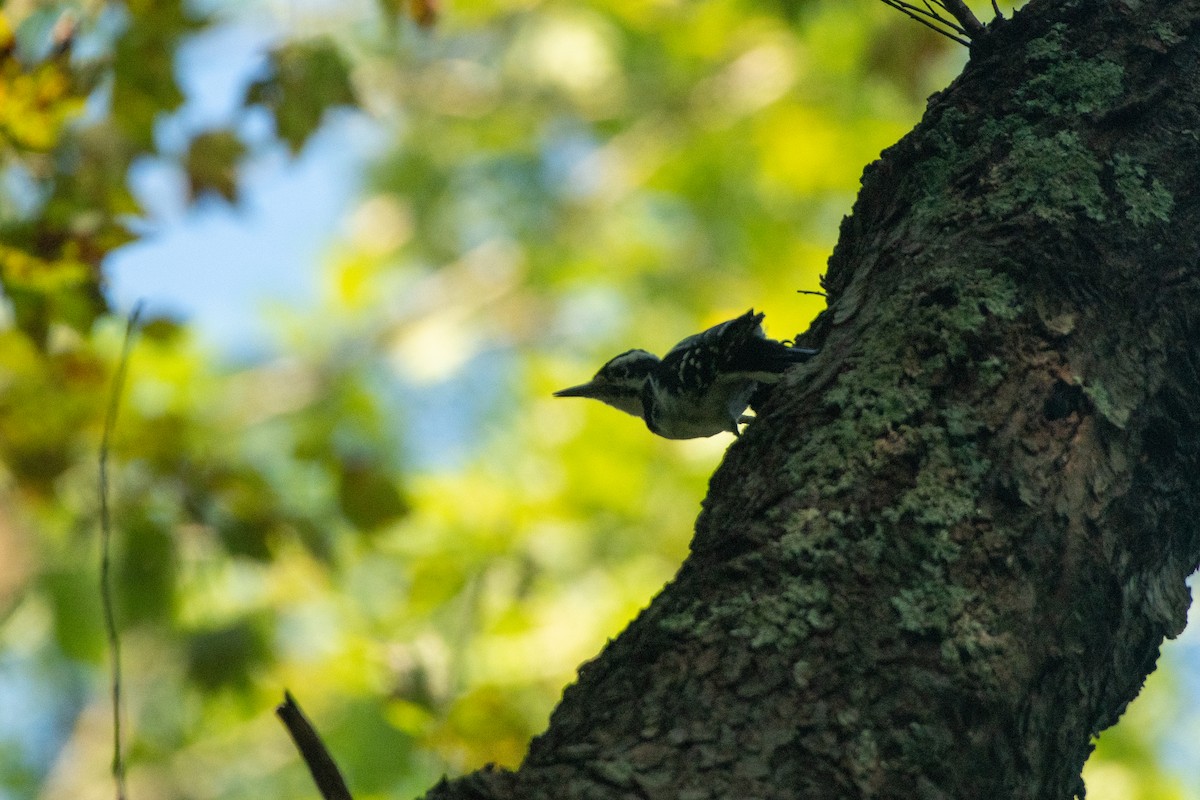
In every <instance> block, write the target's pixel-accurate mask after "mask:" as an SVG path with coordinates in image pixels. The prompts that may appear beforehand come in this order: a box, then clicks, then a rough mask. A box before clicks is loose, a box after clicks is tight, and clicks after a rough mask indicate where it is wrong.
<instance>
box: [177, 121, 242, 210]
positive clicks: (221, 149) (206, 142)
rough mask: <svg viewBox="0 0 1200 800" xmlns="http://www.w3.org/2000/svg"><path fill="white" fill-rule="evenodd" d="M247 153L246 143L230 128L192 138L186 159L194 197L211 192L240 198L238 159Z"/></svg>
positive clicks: (233, 200) (234, 199)
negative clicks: (238, 195)
mask: <svg viewBox="0 0 1200 800" xmlns="http://www.w3.org/2000/svg"><path fill="white" fill-rule="evenodd" d="M245 153H246V146H245V145H244V144H242V141H241V139H239V138H238V137H237V134H235V133H234V132H233V131H230V130H219V131H209V132H208V133H202V134H200V135H199V136H197V137H196V138H195V139H192V143H191V146H190V147H189V148H188V153H187V158H186V159H185V161H184V169H185V171H186V172H187V176H188V192H189V194H190V196H191V199H192V200H196V198H198V197H199V196H200V195H202V194H207V193H212V194H217V195H220V196H221V197H223V198H225V199H226V200H228V201H229V202H230V203H234V202H237V188H238V162H239V161H241V158H242V156H243V155H245Z"/></svg>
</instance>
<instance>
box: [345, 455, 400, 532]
mask: <svg viewBox="0 0 1200 800" xmlns="http://www.w3.org/2000/svg"><path fill="white" fill-rule="evenodd" d="M339 477H340V478H341V481H340V485H339V489H338V502H339V504H340V505H341V507H342V513H343V514H345V515H346V519H348V520H350V522H351V523H352V524H353V525H354V526H355V527H356V528H358V529H359V530H362V531H368V532H369V531H374V530H377V529H379V528H381V527H383V526H384V525H386V524H388V523H389V522H394V521H395V520H397V519H399V518H400V517H402V516H404V515H405V514H407V513H408V510H409V508H408V503H407V502H406V501H405V500H404V497H403V496H402V495H401V494H400V490H399V489H398V488H397V487H396V478H395V476H394V475H392V474H391V473H389V472H387V471H385V470H383V469H381V468H380V467H379V466H378V465H377V464H370V463H363V462H357V461H354V460H350V461H347V462H346V463H344V464H342V473H341V475H340V476H339Z"/></svg>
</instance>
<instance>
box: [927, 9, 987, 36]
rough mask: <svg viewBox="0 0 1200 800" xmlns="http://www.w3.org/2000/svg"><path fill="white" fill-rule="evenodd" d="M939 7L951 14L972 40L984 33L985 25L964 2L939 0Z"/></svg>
mask: <svg viewBox="0 0 1200 800" xmlns="http://www.w3.org/2000/svg"><path fill="white" fill-rule="evenodd" d="M938 5H940V6H941V7H942V8H944V9H946V10H947V11H948V12H950V15H951V16H952V17H954V18H955V19H956V20H958V24H959V25H960V26H961V27H962V29H963V31H965V32H966V34H967V36H968V37H970V38H971V39H977V38H979V37H980V36H981V35H983V33H984V28H983V23H982V22H980V21H979V19H978V18H977V17H976V16H975V15H974V14H973V13H971V9H969V8H967V4H966V3H964V2H963V1H962V0H939V2H938Z"/></svg>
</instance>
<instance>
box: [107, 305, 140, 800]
mask: <svg viewBox="0 0 1200 800" xmlns="http://www.w3.org/2000/svg"><path fill="white" fill-rule="evenodd" d="M141 314H142V304H141V303H138V304H137V305H136V306H134V308H133V313H132V314H130V315H129V322H128V323H127V324H126V326H125V341H124V344H122V345H121V356H120V360H118V362H117V373H116V375H115V376H114V377H113V385H112V394H111V395H110V396H109V400H108V411H107V413H106V414H105V415H104V433H103V434H102V435H101V437H100V487H99V491H100V605H101V607H102V608H103V610H104V633H105V636H106V637H107V638H108V657H109V664H110V669H111V670H112V689H111V693H112V715H113V721H112V724H113V758H112V775H113V780H114V781H115V782H116V786H117V800H125V758H124V756H123V755H122V754H121V637H120V635H118V633H117V617H116V612H115V611H114V610H113V598H112V574H111V573H112V558H111V555H110V550H111V544H112V519H111V516H110V514H109V509H108V446H109V442H110V441H111V440H112V432H113V428H114V427H116V424H117V411H118V410H119V409H120V406H121V390H122V389H123V388H124V386H125V373H126V371H127V368H128V366H129V352H130V350H131V349H132V347H133V340H134V334H135V332H136V330H137V324H138V318H139V317H140V316H141Z"/></svg>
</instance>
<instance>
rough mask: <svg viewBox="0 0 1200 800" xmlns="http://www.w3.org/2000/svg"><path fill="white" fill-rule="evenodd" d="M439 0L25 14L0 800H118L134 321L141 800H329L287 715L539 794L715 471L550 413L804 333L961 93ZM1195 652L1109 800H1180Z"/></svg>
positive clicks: (795, 47) (132, 557)
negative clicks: (107, 461)
mask: <svg viewBox="0 0 1200 800" xmlns="http://www.w3.org/2000/svg"><path fill="white" fill-rule="evenodd" d="M443 2H444V4H434V3H433V0H410V1H409V2H400V0H375V1H374V2H368V1H367V0H359V1H358V2H348V1H345V0H343V1H341V2H334V1H333V0H326V1H325V2H322V0H290V1H288V2H285V1H284V0H276V1H275V2H270V1H269V0H252V1H251V2H220V1H218V0H209V1H208V2H190V3H188V2H182V0H163V1H162V2H151V1H150V0H130V1H129V2H126V3H117V2H100V1H99V0H77V1H76V2H32V1H30V2H11V1H10V2H8V3H5V4H3V6H2V9H3V10H2V11H0V56H2V57H3V59H2V62H3V68H2V70H0V286H2V288H3V298H2V299H0V800H16V799H17V798H48V799H49V798H54V799H57V798H72V800H75V799H82V800H87V798H93V797H95V798H101V797H111V796H112V794H113V787H112V783H111V780H110V779H109V777H108V769H109V762H110V759H111V747H112V745H111V738H112V731H111V716H110V714H111V712H110V704H109V703H110V700H109V695H108V681H109V672H108V655H109V651H108V646H107V643H106V640H105V634H104V628H103V624H102V614H101V605H100V599H99V591H98V582H99V566H98V565H99V532H98V531H99V523H98V508H99V506H98V496H97V479H98V461H97V452H98V448H99V443H100V439H101V431H102V420H103V415H104V409H105V407H106V405H107V403H108V398H109V395H110V391H111V386H112V383H113V375H114V372H115V365H116V361H117V358H118V354H119V352H120V349H121V340H122V335H123V332H124V324H125V323H124V319H123V317H122V315H123V314H127V313H128V312H129V311H130V310H131V309H132V308H133V306H134V305H135V304H136V303H137V302H139V301H144V302H145V309H146V310H145V312H144V317H145V325H144V327H143V329H142V332H141V334H140V336H139V338H138V339H137V342H136V346H135V347H134V350H133V352H132V357H131V360H130V363H129V377H128V383H127V385H126V389H125V393H124V397H123V405H122V410H121V416H120V419H119V422H118V425H117V429H116V432H115V436H114V439H113V443H112V461H111V465H110V467H111V470H110V473H111V474H110V479H111V484H112V487H111V494H112V501H113V514H114V520H115V523H116V524H115V530H114V540H113V548H114V549H113V557H114V586H115V601H116V605H117V614H118V619H119V626H120V630H121V643H122V648H123V662H124V690H125V695H126V703H127V706H126V709H125V712H126V713H125V722H126V731H125V734H126V743H127V748H128V768H129V781H130V794H131V796H132V797H134V798H136V799H137V800H152V798H196V800H201V799H203V800H209V799H212V800H217V799H218V798H219V799H220V800H225V799H227V798H243V797H245V798H260V797H306V796H315V794H314V790H313V789H312V787H311V785H310V783H309V778H308V776H307V773H306V772H305V770H304V767H303V766H302V765H301V763H300V762H299V760H298V758H297V756H296V753H295V751H294V750H293V748H292V745H291V743H290V742H289V740H288V739H287V737H286V734H285V732H284V731H283V729H282V727H281V726H280V725H279V723H278V722H277V721H276V720H275V718H274V716H273V714H272V709H273V707H274V705H275V704H276V703H278V702H279V700H280V699H281V696H282V692H283V689H284V688H285V687H286V688H289V689H290V690H291V691H292V692H293V693H294V694H295V695H296V696H297V698H298V699H299V701H300V703H301V704H302V705H303V706H304V707H305V709H306V710H307V711H308V712H309V714H310V715H311V716H312V718H313V719H314V721H315V722H316V724H317V725H318V727H319V729H320V730H321V732H322V733H323V734H324V736H325V737H326V739H327V742H328V744H329V745H330V747H331V749H332V751H333V753H334V755H335V757H336V758H337V759H338V761H339V763H340V764H341V766H342V767H343V769H344V771H345V772H346V774H347V777H348V780H349V783H350V786H351V788H352V790H353V791H354V792H355V796H356V797H359V798H406V797H412V796H416V795H418V794H420V793H421V792H422V791H423V790H424V789H426V788H428V787H429V786H431V785H432V784H433V783H434V782H436V780H437V779H438V778H439V777H440V776H441V775H443V774H451V775H453V774H458V773H461V772H464V771H468V770H471V769H475V768H478V767H480V766H482V765H483V764H485V763H487V762H498V763H500V764H504V765H507V766H515V765H516V764H518V763H519V761H520V759H521V757H522V755H523V753H524V750H525V747H526V745H527V743H528V740H529V739H530V737H531V736H533V735H535V734H537V733H538V732H539V731H541V730H542V729H543V728H544V726H545V724H546V721H547V717H548V715H549V712H550V710H551V709H552V708H553V705H554V703H555V701H556V700H557V698H558V696H559V694H560V693H561V691H562V689H563V687H564V686H565V685H566V684H568V683H569V682H570V681H571V680H572V677H573V675H574V673H575V669H576V668H577V666H578V665H579V664H580V663H582V662H583V661H585V660H587V659H589V658H591V657H593V656H594V655H595V654H596V653H597V652H598V651H599V650H600V648H601V647H602V646H603V644H604V643H605V641H606V640H607V639H608V638H609V637H612V636H615V635H616V634H617V633H618V632H619V631H620V630H621V629H622V627H623V626H624V625H625V624H626V622H627V621H628V620H629V619H631V618H632V616H633V615H634V614H636V613H637V611H638V610H639V609H641V608H642V607H644V606H645V605H646V604H647V603H648V602H649V600H650V599H651V598H652V597H653V596H654V594H655V593H656V592H657V591H658V590H659V589H660V588H661V586H662V585H663V583H664V582H665V581H666V580H668V579H669V578H670V577H671V576H672V574H673V573H674V571H675V570H676V568H677V567H678V565H679V564H680V562H681V561H682V560H683V558H684V557H685V555H686V552H687V544H688V540H689V536H690V533H691V528H692V524H693V521H694V519H695V516H696V514H697V512H698V510H699V503H700V500H701V498H702V497H703V495H704V492H705V484H706V480H707V477H708V476H709V475H710V474H711V472H712V470H713V469H714V468H715V467H716V465H717V464H718V463H719V462H720V459H721V455H722V452H723V450H724V448H725V447H726V446H727V445H728V444H729V441H730V440H731V437H728V436H721V437H714V438H713V439H711V440H694V441H686V442H668V441H665V440H661V439H657V438H656V437H653V436H651V435H650V434H649V433H648V432H647V431H646V430H645V428H644V427H643V426H642V425H640V424H639V423H638V422H637V421H636V420H633V419H631V418H628V417H625V416H623V415H621V414H620V413H619V412H616V411H613V410H612V409H609V408H607V407H603V406H601V405H600V404H597V403H588V402H584V401H568V400H554V399H553V398H551V397H550V393H551V392H552V391H553V390H554V389H557V388H561V387H562V386H565V385H568V384H572V383H578V382H581V381H582V380H584V379H586V378H587V377H589V376H590V375H591V374H592V372H594V370H595V369H596V368H597V367H598V365H599V364H600V363H602V362H603V361H604V360H606V359H607V358H608V357H610V356H611V355H613V354H615V353H617V352H620V351H621V350H624V349H628V348H629V347H633V346H642V347H645V348H647V349H651V350H657V351H659V352H662V351H664V350H665V349H667V348H668V347H669V346H670V345H671V344H673V343H674V342H675V341H677V340H678V339H680V338H682V337H683V336H684V335H687V334H689V333H692V332H694V331H697V330H699V329H701V328H703V327H706V326H708V325H712V324H715V323H716V322H719V321H722V320H724V319H727V318H729V317H731V316H734V315H736V314H739V313H741V312H743V311H745V310H746V309H747V308H749V307H751V306H753V307H754V308H756V309H759V310H762V311H765V312H766V314H767V326H768V332H769V333H770V334H771V335H773V336H775V337H777V338H789V337H791V336H793V335H795V334H796V333H798V332H800V331H803V330H804V328H805V327H806V326H807V324H808V322H809V321H810V320H811V319H812V317H813V316H814V315H815V314H816V313H817V312H818V311H819V310H820V308H821V301H820V298H818V297H813V296H810V295H804V294H798V293H797V290H800V289H803V290H817V289H819V288H820V275H821V273H822V271H823V269H824V264H825V261H826V259H827V257H828V255H829V252H830V251H831V249H832V247H833V244H834V242H835V241H836V237H837V231H838V225H839V223H840V221H841V219H842V217H843V215H845V214H847V213H848V212H849V210H850V207H851V204H852V202H853V199H854V195H855V192H856V190H857V187H858V178H859V175H860V174H861V172H862V169H863V167H864V165H866V164H867V163H868V162H870V161H871V160H873V159H874V158H875V157H876V156H877V155H878V154H879V152H880V151H881V150H882V149H883V148H885V147H887V146H888V145H889V144H891V143H892V142H894V141H895V140H897V139H898V138H899V137H900V136H902V135H903V134H904V133H905V132H906V131H907V130H908V129H909V128H911V127H912V125H913V124H915V122H916V121H917V120H918V119H919V117H920V115H921V113H922V110H923V107H924V103H925V99H926V98H927V97H928V96H929V94H931V93H932V92H934V91H936V90H938V89H940V88H943V87H944V86H945V85H947V84H948V83H949V82H950V81H951V80H952V79H953V76H954V75H955V74H956V73H957V71H958V70H959V69H960V68H961V66H962V64H963V62H964V60H965V58H966V51H965V50H964V49H963V48H961V47H959V46H957V45H954V44H953V43H951V42H949V41H947V40H945V39H943V38H940V37H938V36H936V35H935V34H933V33H931V32H930V31H928V30H926V29H924V28H922V27H920V26H918V25H916V24H915V23H913V22H912V21H910V20H908V19H906V18H904V17H903V16H902V15H900V14H899V13H897V12H896V11H894V10H890V9H888V8H886V7H885V6H884V5H883V4H882V3H879V2H874V1H873V0H855V2H846V0H766V2H763V1H762V0H753V1H752V0H691V1H689V2H683V0H569V1H568V0H443ZM974 5H975V6H976V8H977V11H978V12H979V13H980V15H981V16H984V17H986V14H985V12H987V11H988V10H989V8H988V7H989V6H990V4H987V3H976V4H974ZM1004 8H1005V10H1006V12H1007V11H1009V10H1010V6H1008V5H1005V6H1004ZM1033 633H1034V635H1036V632H1033ZM1198 658H1200V654H1198V651H1197V644H1196V635H1195V632H1194V629H1193V628H1189V630H1188V632H1186V633H1185V634H1184V635H1183V637H1181V639H1180V640H1179V641H1176V642H1173V643H1170V644H1169V645H1168V646H1167V648H1166V651H1165V655H1164V658H1163V660H1162V667H1161V668H1160V669H1159V670H1158V671H1157V672H1156V673H1155V674H1154V675H1153V676H1152V677H1151V679H1150V682H1149V685H1148V687H1147V689H1146V691H1145V692H1144V694H1143V696H1142V697H1141V698H1139V700H1138V701H1137V702H1136V703H1135V704H1134V705H1133V706H1132V708H1131V710H1130V711H1129V713H1127V714H1126V717H1125V718H1124V719H1123V721H1122V722H1121V724H1120V725H1119V726H1118V727H1117V728H1116V729H1114V730H1112V731H1110V732H1108V733H1106V734H1105V735H1104V736H1103V737H1102V738H1101V740H1100V743H1099V749H1098V751H1097V754H1096V755H1095V757H1094V758H1093V759H1092V761H1091V762H1090V763H1089V765H1088V770H1087V772H1086V773H1085V774H1086V776H1087V778H1088V787H1089V796H1090V797H1095V798H1101V799H1102V800H1103V799H1104V798H1124V799H1126V800H1139V799H1145V800H1149V799H1150V798H1162V799H1171V800H1174V799H1176V798H1178V799H1180V800H1190V799H1192V798H1200V747H1198V746H1197V741H1200V737H1198V736H1197V734H1198V733H1200V714H1198V713H1197V707H1198V698H1200V683H1198V682H1197V680H1196V677H1195V673H1196V665H1197V663H1200V661H1198Z"/></svg>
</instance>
